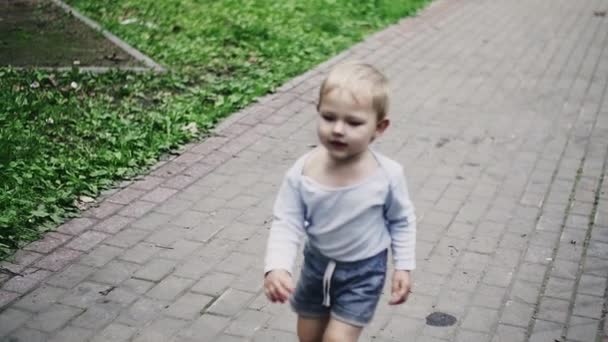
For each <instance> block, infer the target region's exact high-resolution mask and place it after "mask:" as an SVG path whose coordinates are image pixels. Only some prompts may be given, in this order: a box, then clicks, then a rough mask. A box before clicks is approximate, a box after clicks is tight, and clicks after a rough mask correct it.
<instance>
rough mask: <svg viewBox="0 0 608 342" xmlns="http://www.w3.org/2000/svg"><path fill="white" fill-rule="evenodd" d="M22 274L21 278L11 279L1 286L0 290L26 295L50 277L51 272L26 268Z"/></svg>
mask: <svg viewBox="0 0 608 342" xmlns="http://www.w3.org/2000/svg"><path fill="white" fill-rule="evenodd" d="M22 274H23V276H15V277H12V278H11V279H10V280H9V281H7V282H6V283H4V284H3V285H2V289H3V290H5V291H12V292H18V293H22V294H23V293H26V292H28V291H29V290H31V289H32V288H34V287H36V286H38V284H40V283H41V282H42V281H43V280H44V279H46V278H48V276H49V275H51V272H49V271H46V270H41V269H38V268H27V269H25V270H24V271H23V273H22Z"/></svg>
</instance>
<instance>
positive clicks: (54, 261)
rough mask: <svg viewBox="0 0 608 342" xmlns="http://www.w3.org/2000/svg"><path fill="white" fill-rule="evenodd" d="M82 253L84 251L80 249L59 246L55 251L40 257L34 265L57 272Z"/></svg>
mask: <svg viewBox="0 0 608 342" xmlns="http://www.w3.org/2000/svg"><path fill="white" fill-rule="evenodd" d="M80 255H82V252H80V251H75V250H73V249H67V248H58V249H56V250H55V251H54V252H53V253H51V254H49V255H47V256H45V257H44V258H42V259H40V260H39V261H38V262H37V263H36V264H34V266H35V267H38V268H42V269H45V270H50V271H54V272H56V271H59V270H60V269H62V268H64V267H65V266H67V265H68V264H70V263H72V261H74V260H75V259H76V258H78V257H79V256H80Z"/></svg>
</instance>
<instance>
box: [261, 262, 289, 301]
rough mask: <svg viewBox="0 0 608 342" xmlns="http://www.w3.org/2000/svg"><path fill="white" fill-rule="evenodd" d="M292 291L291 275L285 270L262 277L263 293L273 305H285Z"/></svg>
mask: <svg viewBox="0 0 608 342" xmlns="http://www.w3.org/2000/svg"><path fill="white" fill-rule="evenodd" d="M293 291H294V288H293V281H292V280H291V275H290V274H289V272H287V271H285V270H272V271H270V272H268V273H267V274H266V277H264V293H266V297H268V299H269V300H270V301H271V302H273V303H276V302H280V303H285V301H287V299H288V298H289V295H290V294H291V293H293Z"/></svg>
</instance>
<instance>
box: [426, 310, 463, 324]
mask: <svg viewBox="0 0 608 342" xmlns="http://www.w3.org/2000/svg"><path fill="white" fill-rule="evenodd" d="M454 323H456V317H454V316H452V315H450V314H446V313H443V312H433V313H432V314H430V315H428V316H426V324H427V325H430V326H433V327H448V326H450V325H454Z"/></svg>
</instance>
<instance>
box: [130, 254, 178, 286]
mask: <svg viewBox="0 0 608 342" xmlns="http://www.w3.org/2000/svg"><path fill="white" fill-rule="evenodd" d="M174 268H175V261H171V260H165V259H152V260H151V261H149V262H148V263H147V264H146V266H144V268H142V269H140V270H139V271H137V272H135V274H134V277H135V278H138V279H142V280H149V281H160V280H161V279H163V278H164V277H165V276H166V275H167V274H169V273H171V271H173V269H174Z"/></svg>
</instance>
